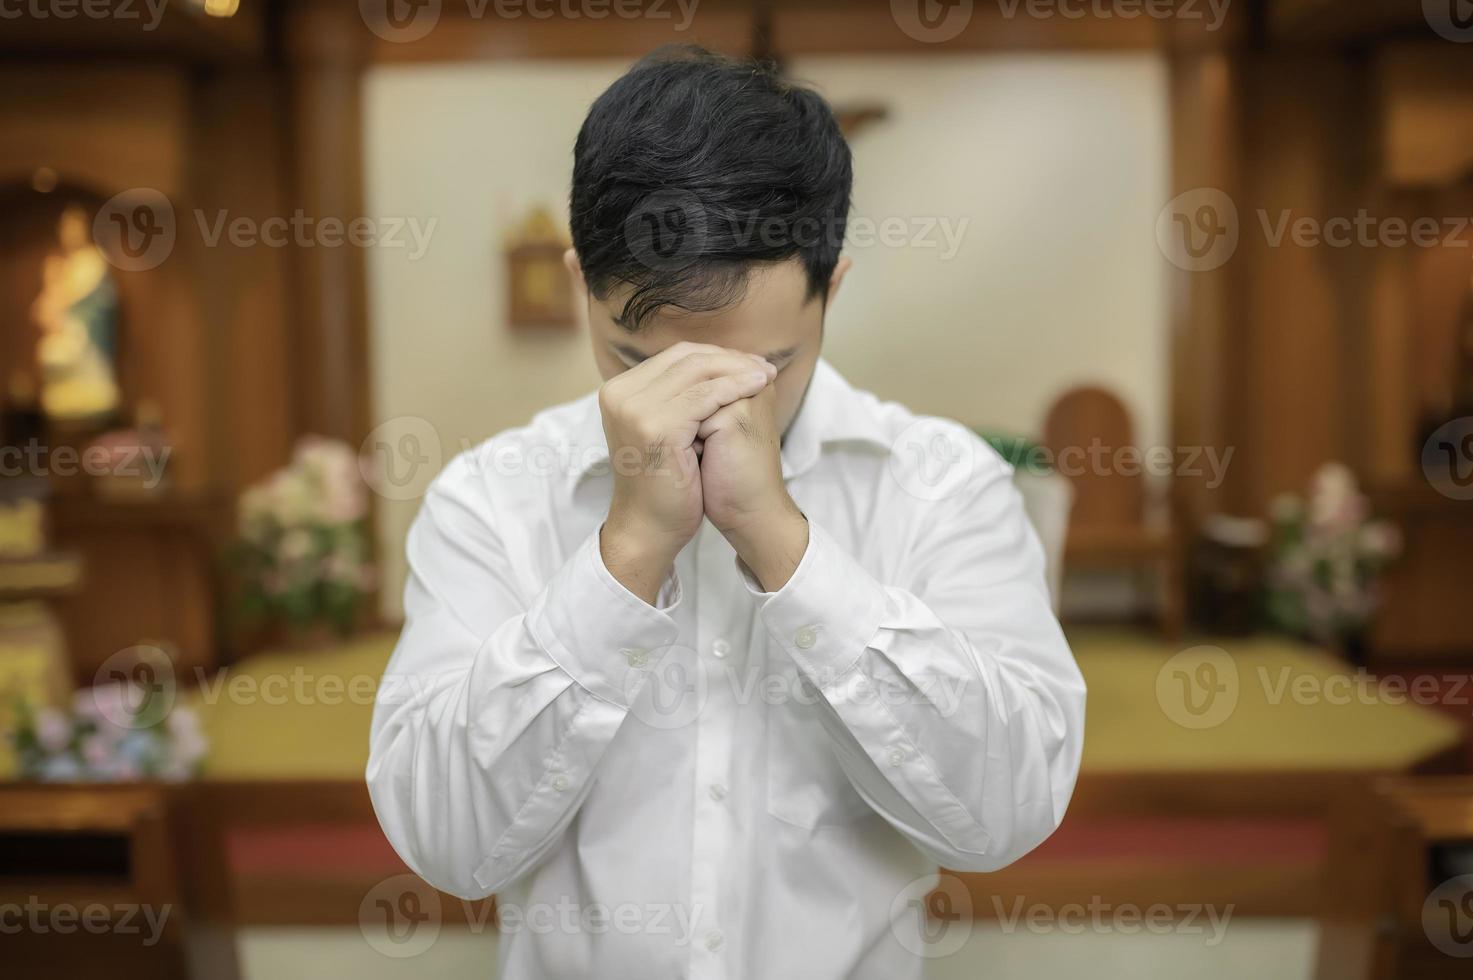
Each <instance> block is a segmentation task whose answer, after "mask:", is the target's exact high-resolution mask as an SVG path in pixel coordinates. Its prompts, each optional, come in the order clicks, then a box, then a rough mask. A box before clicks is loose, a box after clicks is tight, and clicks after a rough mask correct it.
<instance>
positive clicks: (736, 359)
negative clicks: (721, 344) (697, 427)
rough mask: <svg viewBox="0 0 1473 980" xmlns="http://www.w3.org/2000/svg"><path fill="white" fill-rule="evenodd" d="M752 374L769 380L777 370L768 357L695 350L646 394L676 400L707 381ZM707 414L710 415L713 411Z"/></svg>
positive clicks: (661, 375) (667, 372) (660, 378)
mask: <svg viewBox="0 0 1473 980" xmlns="http://www.w3.org/2000/svg"><path fill="white" fill-rule="evenodd" d="M753 372H759V373H762V374H764V375H766V376H768V377H773V376H775V375H776V374H777V371H776V369H775V368H773V366H772V365H771V364H769V363H768V362H767V360H766V359H765V358H761V357H758V356H757V355H755V354H744V353H742V352H741V351H731V350H723V349H721V348H717V349H716V350H715V351H714V352H712V351H695V352H692V353H690V354H687V355H686V356H685V357H682V358H680V359H678V360H676V361H675V362H674V363H672V364H671V365H670V366H669V367H667V368H666V369H665V370H664V371H663V372H661V373H660V375H659V377H657V378H655V379H653V380H652V381H650V382H649V384H648V385H647V386H646V388H645V391H646V392H648V393H649V394H651V395H654V396H655V397H657V398H662V399H674V398H676V397H677V396H679V395H681V394H682V393H684V392H686V391H689V390H690V389H692V388H695V387H696V386H698V385H700V384H702V383H704V382H707V381H713V380H715V379H717V378H721V377H727V376H746V375H751V374H752V373H753ZM714 410H715V409H712V411H714ZM706 414H707V415H709V414H710V412H707V413H706ZM698 417H699V418H705V417H706V416H705V415H702V416H698Z"/></svg>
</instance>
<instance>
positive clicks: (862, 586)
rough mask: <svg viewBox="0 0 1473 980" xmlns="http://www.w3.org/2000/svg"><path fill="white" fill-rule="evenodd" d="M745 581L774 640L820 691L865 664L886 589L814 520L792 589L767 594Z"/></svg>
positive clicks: (745, 572) (789, 583)
mask: <svg viewBox="0 0 1473 980" xmlns="http://www.w3.org/2000/svg"><path fill="white" fill-rule="evenodd" d="M742 579H743V581H744V582H745V583H746V586H747V589H748V590H749V591H750V592H752V594H753V595H754V596H756V597H757V598H758V599H759V600H760V601H761V603H762V606H761V612H760V615H761V619H762V623H763V625H764V626H765V627H766V628H767V631H768V632H769V633H770V634H771V635H772V638H773V639H774V640H775V641H776V642H777V643H778V645H779V646H781V647H782V648H783V649H784V650H786V651H787V653H788V655H789V656H790V657H792V658H793V661H794V662H795V663H796V664H797V665H798V666H799V668H800V669H802V670H803V672H804V673H805V674H807V675H808V676H809V677H810V678H811V679H812V680H813V681H814V682H815V683H817V684H819V685H820V686H822V685H823V684H826V683H828V682H830V681H832V680H834V679H835V678H837V677H840V676H842V675H844V674H845V673H847V672H848V671H849V670H850V669H852V668H853V667H854V665H855V664H856V663H858V662H859V659H860V657H861V656H863V654H864V651H865V648H866V647H867V646H868V645H869V643H870V641H871V640H872V639H873V638H874V636H875V633H876V632H878V630H879V628H880V622H881V620H882V619H883V617H884V611H885V589H884V587H883V586H881V585H880V584H879V583H878V582H876V581H875V580H874V578H873V577H872V576H871V575H870V574H869V573H868V572H866V571H865V570H864V569H863V568H862V567H860V565H859V563H858V562H856V561H855V560H854V559H853V558H851V557H849V555H847V554H845V553H844V550H843V549H842V548H840V547H839V546H838V544H836V543H835V542H834V540H833V539H832V538H831V537H829V535H828V532H826V531H824V529H823V528H821V527H819V526H818V525H817V524H814V523H812V522H811V521H810V522H809V525H808V548H807V550H806V551H804V552H803V559H802V560H801V561H800V562H799V563H798V567H797V569H796V570H795V571H794V572H793V576H792V578H790V579H788V581H787V584H786V585H784V586H783V587H782V588H781V589H779V590H778V591H777V592H763V591H762V590H761V587H760V586H759V585H757V583H756V580H755V579H754V578H753V577H752V574H751V572H750V571H748V570H747V569H746V568H743V569H742Z"/></svg>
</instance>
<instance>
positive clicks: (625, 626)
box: [526, 531, 681, 709]
mask: <svg viewBox="0 0 1473 980" xmlns="http://www.w3.org/2000/svg"><path fill="white" fill-rule="evenodd" d="M680 599H681V589H680V580H679V579H678V578H676V576H675V573H674V570H673V569H672V571H671V573H670V576H669V577H668V578H667V579H666V580H665V583H664V584H663V585H662V586H661V587H660V593H659V597H658V598H657V600H656V601H657V602H659V603H660V605H659V607H658V608H657V607H655V606H651V605H650V604H649V603H647V602H645V601H644V600H643V599H641V598H640V597H639V596H637V595H635V594H634V593H633V592H630V591H629V590H628V589H626V588H624V586H623V585H621V584H619V580H618V579H616V578H614V576H613V574H612V573H610V572H609V570H608V568H607V566H605V565H604V560H603V554H602V552H601V551H600V550H599V545H598V532H597V531H595V532H593V534H592V535H591V536H590V537H589V539H588V541H587V542H585V543H584V544H583V545H582V546H581V547H580V548H578V550H577V551H575V552H574V553H573V555H572V557H571V558H569V559H568V561H567V562H566V563H565V564H564V565H563V567H562V568H560V569H558V571H557V573H556V574H555V575H553V577H552V579H551V580H550V581H549V582H548V583H547V587H546V588H545V589H543V590H542V592H541V594H540V595H538V596H537V598H536V600H535V601H534V602H533V604H532V608H531V609H529V610H528V611H527V618H526V622H527V624H528V629H529V630H530V631H531V633H532V638H533V639H534V640H536V641H537V645H538V646H540V647H541V648H542V649H543V650H545V651H547V654H548V656H550V657H552V659H553V660H554V661H556V662H557V665H558V666H559V667H561V668H562V669H563V670H564V671H566V672H567V673H568V674H569V675H570V676H571V677H572V678H573V680H575V681H577V682H578V684H579V685H580V686H581V687H583V688H585V689H586V690H587V691H588V692H589V693H591V694H593V695H594V696H595V697H598V698H601V699H603V700H605V701H608V702H610V703H612V704H616V705H618V706H619V707H621V708H625V709H628V707H629V705H630V704H631V703H632V702H633V701H634V697H635V695H637V694H638V693H639V689H640V688H641V687H643V686H644V681H645V678H647V677H648V676H649V672H650V670H651V669H652V668H654V667H655V666H656V665H658V664H659V662H660V661H661V660H662V659H664V656H665V654H666V653H667V652H668V651H669V649H670V645H671V644H672V643H674V642H675V639H676V637H677V636H678V635H679V633H680V628H679V627H678V626H677V625H676V624H675V620H674V619H673V618H672V616H671V613H672V612H673V611H674V610H675V608H676V607H677V606H679V605H680Z"/></svg>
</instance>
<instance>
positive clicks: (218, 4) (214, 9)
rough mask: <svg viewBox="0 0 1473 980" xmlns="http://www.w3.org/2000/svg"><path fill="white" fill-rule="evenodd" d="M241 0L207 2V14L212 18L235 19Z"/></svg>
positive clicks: (210, 0)
mask: <svg viewBox="0 0 1473 980" xmlns="http://www.w3.org/2000/svg"><path fill="white" fill-rule="evenodd" d="M239 9H240V0H205V13H207V14H209V15H210V16H211V17H234V16H235V12H236V11H237V10H239Z"/></svg>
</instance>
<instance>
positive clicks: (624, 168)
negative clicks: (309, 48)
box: [368, 49, 1084, 980]
mask: <svg viewBox="0 0 1473 980" xmlns="http://www.w3.org/2000/svg"><path fill="white" fill-rule="evenodd" d="M850 183H851V178H850V155H849V150H848V147H847V145H846V144H845V142H844V139H843V136H842V135H841V134H840V132H839V129H838V126H837V125H836V123H835V120H834V117H833V114H832V112H831V111H830V109H829V107H828V106H827V105H826V104H825V103H824V102H823V100H822V99H821V98H820V97H819V96H817V95H816V94H814V93H813V92H811V91H808V90H805V89H803V88H799V87H795V86H793V85H790V84H789V83H787V82H785V81H783V80H782V79H781V78H779V77H778V76H777V75H776V74H774V73H773V72H772V71H770V70H769V69H767V68H765V67H760V66H757V65H754V64H749V63H740V62H735V61H730V60H726V59H722V58H719V57H716V56H714V55H711V54H709V53H706V52H704V51H699V50H694V49H681V50H677V51H674V52H662V53H659V54H657V55H655V56H653V57H651V58H649V59H646V60H645V61H643V62H641V63H640V64H638V65H636V66H635V67H634V68H633V69H632V70H631V71H630V72H629V73H628V74H627V75H625V76H624V77H623V78H621V79H619V80H618V81H617V82H615V83H614V84H613V85H612V86H611V87H610V88H609V90H608V91H607V92H605V93H604V94H603V95H602V96H601V97H600V98H599V99H598V100H597V102H595V103H594V105H593V107H592V109H591V110H590V111H589V114H588V118H587V120H586V121H585V123H584V125H583V128H582V131H581V132H580V134H579V136H578V141H577V144H576V147H575V149H574V166H573V190H572V202H571V217H572V231H573V246H574V247H573V250H572V251H570V252H569V254H568V267H569V269H570V270H571V272H572V274H573V276H574V277H575V279H576V280H577V281H578V282H579V284H580V285H581V287H582V288H583V290H584V295H585V296H586V299H587V305H588V313H589V321H590V334H591V339H592V342H593V356H594V359H595V361H596V362H597V364H598V367H599V370H600V372H601V373H602V375H603V377H604V378H605V379H606V380H605V383H604V385H603V386H602V388H601V389H600V390H599V391H598V393H597V395H590V396H588V397H586V398H584V399H582V400H580V401H577V402H574V403H572V404H570V405H564V406H561V407H558V408H554V409H551V410H549V411H546V412H543V413H542V414H540V415H538V416H537V417H536V418H535V419H533V420H532V422H531V424H530V425H528V426H527V427H525V428H521V429H516V430H513V431H510V432H505V433H502V434H501V435H499V436H497V437H495V438H493V439H492V440H490V441H489V442H488V443H486V444H485V445H483V446H481V447H480V448H478V449H477V450H474V451H472V452H470V453H466V454H463V455H462V456H460V457H459V458H457V459H455V460H454V461H453V462H452V463H451V464H450V465H449V466H448V467H447V468H446V470H445V472H444V473H443V474H441V476H440V477H439V478H438V479H437V481H436V483H435V485H434V486H433V487H432V489H431V490H430V492H429V493H428V495H427V497H426V499H425V501H424V505H423V507H422V509H421V512H420V515H419V517H418V519H417V521H416V522H415V525H414V527H413V529H412V531H411V532H410V535H409V542H408V553H409V563H410V568H411V576H410V581H409V583H408V586H407V588H406V591H405V611H406V622H405V628H404V633H403V636H402V637H401V639H400V641H399V646H398V649H397V650H396V651H395V654H394V658H393V660H392V662H391V664H390V666H389V676H388V677H386V679H385V685H384V689H383V693H382V694H381V696H380V700H379V704H378V706H377V710H376V713H375V716H374V723H373V734H372V755H371V758H370V761H369V766H368V781H369V786H370V789H371V790H372V794H373V800H374V805H375V807H376V809H377V811H378V815H379V818H380V820H381V821H382V823H383V826H384V830H385V832H386V833H387V834H388V837H389V840H390V841H392V842H393V844H394V846H395V847H396V848H397V849H398V851H399V853H400V854H401V855H402V856H403V857H404V859H405V860H406V861H407V862H408V863H409V865H410V866H411V867H412V868H413V869H414V870H415V871H416V872H418V873H419V874H420V875H421V876H423V877H424V878H425V879H426V880H428V881H429V882H430V883H431V884H433V885H435V886H437V887H439V888H441V889H443V890H445V891H448V892H450V893H452V894H455V895H460V896H463V897H466V898H478V897H482V896H486V895H489V894H491V893H493V892H495V893H497V895H498V903H499V907H500V909H501V922H500V924H501V932H502V938H501V943H502V946H501V960H502V975H503V976H504V977H509V978H522V977H593V976H598V977H630V978H635V977H637V978H640V980H648V978H661V977H694V978H727V980H757V978H763V980H766V978H783V977H794V978H802V980H818V978H828V977H832V978H839V977H863V978H886V980H891V978H896V977H910V976H917V975H919V973H920V969H921V964H922V962H923V959H924V956H925V954H926V953H927V952H928V947H927V946H926V945H925V935H926V934H925V933H924V932H923V929H924V924H923V923H922V921H921V918H920V916H919V915H918V914H917V902H916V900H917V899H919V898H920V897H921V896H922V895H923V894H924V892H925V890H926V889H927V888H928V887H929V886H930V885H931V884H932V883H934V881H935V880H936V878H935V870H936V867H937V865H938V864H939V865H942V866H944V867H947V868H953V869H961V870H971V871H989V870H993V869H996V868H999V867H1002V866H1003V865H1006V864H1008V863H1009V862H1011V861H1013V860H1015V859H1016V858H1018V857H1019V856H1020V855H1022V854H1024V853H1025V852H1027V851H1028V850H1029V849H1030V848H1032V847H1034V846H1035V845H1037V844H1038V843H1039V842H1040V841H1042V840H1043V839H1044V838H1045V837H1047V836H1048V834H1049V833H1050V832H1052V831H1053V830H1054V828H1055V827H1057V826H1058V824H1059V821H1060V819H1061V818H1062V817H1063V814H1064V808H1065V806H1066V804H1067V803H1068V800H1069V796H1070V793H1071V792H1072V789H1073V784H1074V778H1075V774H1076V772H1077V769H1078V765H1079V755H1080V745H1081V739H1082V730H1083V713H1084V685H1083V682H1082V680H1081V678H1080V675H1079V672H1078V670H1077V668H1076V667H1075V664H1074V662H1073V658H1072V657H1071V655H1070V652H1069V649H1068V647H1067V645H1066V644H1065V641H1064V638H1063V636H1062V634H1061V633H1060V630H1059V627H1058V624H1057V622H1056V621H1055V620H1054V617H1053V615H1052V614H1051V612H1050V605H1049V597H1048V594H1047V589H1046V586H1045V584H1044V570H1043V568H1044V562H1043V555H1042V552H1041V549H1040V547H1039V544H1038V540H1037V538H1036V537H1035V535H1034V533H1033V531H1032V529H1031V527H1030V526H1029V524H1028V521H1027V519H1026V518H1025V516H1024V512H1023V507H1022V504H1021V501H1020V498H1019V496H1018V494H1017V492H1016V491H1015V489H1014V488H1013V485H1012V483H1011V480H1010V473H1009V471H1008V468H1007V467H1006V465H1005V464H1003V462H1002V461H1001V460H1000V459H999V458H998V457H997V456H996V455H995V454H994V453H992V452H991V451H990V450H989V449H987V448H986V447H985V446H984V444H982V443H981V442H980V441H978V440H976V439H975V437H973V436H972V435H971V434H970V433H968V432H966V431H965V430H964V429H962V428H961V427H960V426H957V425H955V424H953V423H946V422H942V421H940V420H924V419H917V418H916V417H915V416H913V415H911V414H910V413H909V412H907V411H906V410H905V409H903V408H901V407H900V406H898V405H894V404H888V403H883V402H880V401H879V400H877V399H876V398H875V397H873V396H871V395H868V394H865V393H861V392H859V391H856V390H854V389H852V388H851V387H849V385H848V384H847V383H846V382H845V381H844V380H843V379H842V378H841V377H840V376H839V375H838V374H837V373H836V372H835V371H834V369H833V368H831V367H829V366H828V365H827V364H825V363H824V362H823V361H821V360H820V359H819V347H820V344H821V342H822V339H823V329H824V314H825V311H826V310H827V309H828V307H829V305H830V304H831V303H832V301H833V298H834V295H835V294H836V293H837V291H838V289H839V286H840V284H841V283H842V281H843V279H844V274H845V272H846V270H847V269H848V267H849V262H848V260H841V259H840V257H839V251H840V247H839V246H840V242H841V241H842V238H843V228H844V220H845V216H846V214H847V212H848V208H849V192H850ZM896 329H904V326H903V325H902V324H897V326H896Z"/></svg>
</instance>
